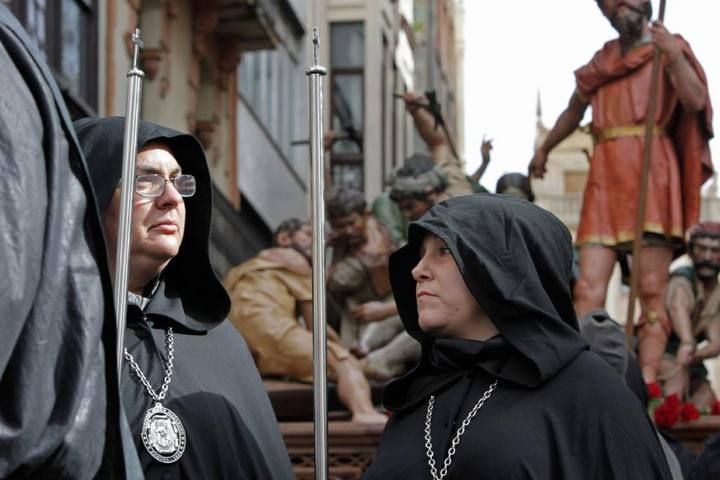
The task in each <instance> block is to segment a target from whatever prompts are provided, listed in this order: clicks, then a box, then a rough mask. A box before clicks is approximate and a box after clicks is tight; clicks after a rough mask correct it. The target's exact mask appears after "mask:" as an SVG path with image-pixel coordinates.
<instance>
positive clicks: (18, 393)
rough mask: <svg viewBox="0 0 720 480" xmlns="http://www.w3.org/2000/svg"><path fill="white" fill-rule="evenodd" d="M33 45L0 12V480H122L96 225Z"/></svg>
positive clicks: (77, 159) (61, 113) (76, 152)
mask: <svg viewBox="0 0 720 480" xmlns="http://www.w3.org/2000/svg"><path fill="white" fill-rule="evenodd" d="M32 45H33V44H32V42H31V40H30V39H29V38H28V37H27V34H26V33H25V32H24V30H23V29H22V26H21V25H20V24H19V22H17V20H16V19H15V18H14V17H13V15H12V14H11V13H10V12H9V11H8V10H7V8H6V7H4V6H3V5H0V85H1V86H2V93H0V270H1V271H2V274H1V275H0V322H1V324H2V333H1V334H0V477H1V478H8V477H13V478H15V477H23V478H24V477H26V476H32V477H34V478H53V479H62V478H72V479H84V478H93V477H94V476H96V475H97V476H98V477H100V478H124V476H125V473H126V470H125V466H124V461H123V451H122V447H121V444H122V439H121V433H120V432H122V431H123V428H122V422H123V420H122V419H123V417H122V412H121V404H120V397H119V393H118V388H117V373H116V372H117V367H116V365H117V364H116V361H115V342H116V336H115V316H114V313H113V302H112V288H111V286H110V276H109V273H108V271H107V265H106V263H105V247H104V241H103V237H102V230H101V224H100V219H99V215H98V210H97V207H96V204H95V201H94V197H93V194H92V188H91V186H90V181H89V177H88V173H87V170H86V166H85V162H84V159H83V157H82V154H81V152H80V149H79V146H78V143H77V139H76V137H75V134H74V131H73V128H72V123H71V121H70V116H69V114H68V111H67V108H66V106H65V104H64V101H63V99H62V95H61V94H60V91H59V89H58V87H57V85H56V83H55V80H54V79H53V76H52V73H51V72H50V69H49V68H48V67H47V65H46V64H45V62H44V60H43V58H42V56H41V54H40V53H39V52H38V51H37V50H36V49H35V47H33V46H32ZM124 428H125V430H124V431H125V432H126V433H129V432H128V431H127V425H126V424H125V427H124ZM128 445H129V449H128V450H127V453H128V455H129V458H130V459H132V456H133V455H134V450H135V449H134V448H133V446H132V444H131V443H128ZM135 466H137V458H136V457H135ZM135 471H137V470H135ZM131 472H132V470H130V471H129V472H128V474H129V475H131Z"/></svg>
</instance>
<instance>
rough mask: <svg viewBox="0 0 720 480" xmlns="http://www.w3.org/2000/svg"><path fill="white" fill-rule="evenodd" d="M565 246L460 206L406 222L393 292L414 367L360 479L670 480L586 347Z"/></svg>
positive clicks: (532, 218)
mask: <svg viewBox="0 0 720 480" xmlns="http://www.w3.org/2000/svg"><path fill="white" fill-rule="evenodd" d="M571 263H572V240H571V237H570V234H569V232H568V231H567V228H565V226H564V225H563V224H562V223H561V222H560V221H559V220H558V219H557V218H556V217H555V216H554V215H552V214H551V213H549V212H547V211H546V210H543V209H542V208H539V207H537V206H535V205H533V204H532V203H529V202H526V201H523V200H518V199H514V198H508V197H503V196H497V195H489V194H480V195H470V196H463V197H456V198H452V199H450V200H447V201H444V202H442V203H440V204H437V205H435V206H434V207H433V208H432V209H431V210H430V211H429V212H428V213H426V214H425V215H424V216H423V217H422V218H421V219H420V220H418V221H417V222H414V223H412V224H411V225H410V230H409V242H408V244H407V245H406V246H405V247H403V248H401V249H400V250H398V251H397V252H395V253H394V254H393V255H392V257H391V258H390V273H391V281H392V287H393V293H394V295H395V300H396V302H397V305H398V310H399V312H400V315H401V317H402V320H403V322H404V325H405V328H406V329H407V331H408V332H409V333H410V334H411V335H412V336H414V337H415V338H416V339H417V340H418V341H419V342H420V343H421V344H422V351H423V355H422V359H421V360H420V363H419V364H418V366H417V367H416V368H415V369H414V370H413V371H412V372H410V373H409V374H407V375H406V376H405V377H402V378H400V379H398V380H396V381H395V382H393V383H391V384H390V385H389V386H388V387H387V389H386V391H385V394H384V403H385V406H386V407H387V408H388V409H390V410H391V411H392V412H394V413H393V416H392V417H391V419H390V421H389V423H388V424H387V427H386V428H385V432H384V434H383V438H382V441H381V444H380V447H379V449H378V453H377V457H376V459H375V462H374V463H373V464H372V465H371V466H370V468H369V469H368V471H367V472H366V474H365V476H364V478H365V479H383V480H388V479H408V478H412V479H433V480H435V479H440V478H449V479H450V478H452V479H470V478H473V479H474V478H477V479H483V480H493V479H497V480H514V479H536V480H563V479H565V480H578V479H598V480H600V479H602V480H612V479H627V480H641V479H642V480H644V479H647V480H650V479H652V480H657V479H669V478H670V476H669V472H668V468H667V463H666V461H665V458H664V456H663V453H662V451H661V449H660V446H659V444H658V440H657V438H656V437H655V435H654V433H653V429H652V425H651V423H650V420H649V418H648V416H647V414H646V413H645V411H644V409H643V407H642V406H641V405H640V402H639V401H638V400H637V398H635V397H634V396H633V394H632V393H631V392H630V391H629V390H628V389H627V388H626V387H625V385H624V384H623V383H622V380H621V379H620V378H618V375H617V374H616V373H615V372H614V371H613V370H612V369H611V368H610V367H609V366H608V365H607V364H606V363H605V362H604V361H603V360H601V359H600V358H598V357H597V356H596V355H595V354H593V353H591V352H589V351H588V350H587V346H586V344H585V342H584V341H583V340H582V338H581V337H580V335H579V333H578V325H577V320H576V317H575V311H574V308H573V303H572V298H571V295H570V272H571Z"/></svg>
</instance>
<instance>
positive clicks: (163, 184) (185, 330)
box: [75, 118, 292, 479]
mask: <svg viewBox="0 0 720 480" xmlns="http://www.w3.org/2000/svg"><path fill="white" fill-rule="evenodd" d="M75 127H76V130H77V133H78V137H79V139H80V143H81V145H82V148H83V151H84V153H85V156H86V158H87V164H88V168H89V171H90V176H91V179H92V183H93V186H94V188H95V192H96V195H97V197H98V205H99V206H100V208H101V211H103V212H104V215H103V223H104V227H105V233H106V240H107V243H108V253H109V261H110V266H111V269H112V268H113V267H114V265H113V263H114V259H115V244H116V241H117V225H118V215H119V205H120V189H119V188H118V184H119V180H120V176H121V168H122V145H123V127H124V120H123V119H122V118H104V119H95V118H93V119H83V120H80V121H78V122H76V123H75ZM138 152H139V153H138V155H137V160H136V167H135V169H136V170H135V173H136V177H135V195H134V199H133V221H132V227H131V246H130V260H129V273H128V290H129V291H128V312H127V328H126V331H125V362H124V365H123V371H122V393H121V394H122V399H123V405H124V407H125V411H126V414H127V416H128V421H129V423H130V428H131V430H132V433H133V435H134V437H135V438H134V439H135V443H136V446H137V449H138V454H139V456H140V461H141V463H142V466H143V470H144V472H145V476H146V478H213V479H223V478H258V479H260V478H262V479H266V478H267V479H285V478H292V473H291V467H290V463H289V459H288V454H287V451H286V449H285V447H284V445H283V441H282V438H281V436H280V432H279V429H278V426H277V422H276V420H275V415H274V413H273V411H272V408H271V406H270V402H269V401H268V398H267V394H266V393H265V390H264V388H263V385H262V383H261V381H260V377H259V376H258V373H257V370H256V369H255V366H254V363H253V360H252V358H251V356H250V354H249V352H248V349H247V346H246V345H245V342H244V340H243V339H242V337H241V336H240V334H239V333H238V332H237V331H236V330H235V329H234V328H233V326H232V325H230V324H229V323H228V322H226V321H225V317H226V315H227V313H228V311H229V308H230V301H229V298H228V296H227V294H226V292H225V290H224V289H223V287H222V285H221V284H220V282H219V281H218V279H217V278H216V276H215V274H214V272H213V270H212V268H211V266H210V259H209V255H208V237H209V234H210V217H211V209H212V198H211V184H210V174H209V170H208V167H207V163H206V160H205V155H204V153H203V150H202V147H201V146H200V143H199V142H198V141H197V139H195V137H193V136H191V135H187V134H182V133H180V132H176V131H173V130H170V129H168V128H164V127H161V126H159V125H154V124H151V123H147V122H140V126H139V129H138Z"/></svg>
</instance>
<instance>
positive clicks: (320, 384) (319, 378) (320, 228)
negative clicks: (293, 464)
mask: <svg viewBox="0 0 720 480" xmlns="http://www.w3.org/2000/svg"><path fill="white" fill-rule="evenodd" d="M319 37H320V35H319V33H318V28H317V27H314V28H313V65H312V66H311V67H309V68H308V69H307V70H305V74H306V75H307V76H308V77H310V164H311V168H310V172H311V175H312V180H311V182H310V196H311V200H312V206H311V211H312V214H311V221H312V235H313V248H312V273H313V278H312V296H313V389H314V399H315V402H314V404H315V412H314V413H315V418H314V419H315V480H326V479H327V477H328V461H327V363H326V362H327V330H326V325H327V323H326V319H325V199H324V194H325V185H324V181H323V180H324V161H323V153H324V147H323V131H324V130H323V95H322V92H323V81H322V77H323V76H325V75H326V74H327V72H326V71H325V68H324V67H322V66H320V65H318V49H319V48H320V38H319Z"/></svg>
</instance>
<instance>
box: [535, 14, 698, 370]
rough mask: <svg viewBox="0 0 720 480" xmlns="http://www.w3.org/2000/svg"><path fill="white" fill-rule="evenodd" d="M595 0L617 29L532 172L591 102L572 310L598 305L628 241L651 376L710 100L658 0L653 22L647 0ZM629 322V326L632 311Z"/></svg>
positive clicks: (644, 362)
mask: <svg viewBox="0 0 720 480" xmlns="http://www.w3.org/2000/svg"><path fill="white" fill-rule="evenodd" d="M596 1H597V4H598V7H599V8H600V10H601V11H602V13H603V15H605V17H606V18H607V19H608V20H609V21H610V23H611V24H612V26H613V28H615V30H617V32H618V34H619V37H618V38H617V39H614V40H611V41H609V42H607V43H606V44H605V45H604V46H603V48H602V49H600V50H599V51H598V52H597V53H596V54H595V55H594V56H593V58H592V60H591V61H590V62H589V63H587V64H586V65H585V66H583V67H581V68H579V69H578V70H576V71H575V79H576V83H577V88H576V90H575V91H574V92H573V94H572V96H571V98H570V102H569V104H568V106H567V108H566V109H565V111H564V112H563V113H562V114H561V115H560V117H559V118H558V120H557V122H556V123H555V125H554V126H553V128H552V130H551V131H550V132H549V134H548V136H547V138H546V139H545V141H544V142H543V144H542V145H541V146H540V147H539V148H538V150H537V151H536V152H535V155H534V157H533V158H532V160H531V162H530V165H529V171H530V173H531V175H532V176H534V177H535V178H542V177H543V175H544V174H545V171H546V170H545V166H546V163H547V156H548V154H549V152H550V151H551V150H552V149H553V148H554V147H555V146H556V145H557V144H558V143H560V142H561V141H562V140H563V139H564V138H566V137H567V136H568V135H569V134H570V133H572V132H573V131H574V130H575V129H576V128H577V126H578V125H579V123H580V121H581V120H582V118H583V115H584V113H585V110H586V109H587V107H588V106H592V113H593V117H592V132H593V135H594V137H595V140H596V146H595V151H594V153H593V156H592V160H591V166H590V173H589V176H588V181H587V186H586V188H585V192H584V196H583V205H582V211H581V216H580V225H579V228H578V232H577V238H576V243H577V245H578V246H579V247H580V278H579V280H578V282H577V284H576V286H575V291H574V295H575V308H576V310H577V313H578V315H583V314H586V313H588V312H590V311H592V310H594V309H597V308H602V307H603V306H604V303H605V297H606V293H607V285H608V281H609V279H610V275H611V273H612V269H613V266H614V263H615V261H616V260H617V259H618V256H619V255H626V254H628V253H630V252H631V251H632V250H634V255H633V267H634V268H633V269H632V275H633V277H634V279H633V284H634V285H635V286H637V293H638V298H639V300H640V305H641V313H640V320H639V322H638V325H637V336H638V340H639V344H638V349H639V361H640V364H641V366H642V371H643V377H644V379H645V381H646V382H648V383H650V382H654V381H655V380H656V376H657V368H658V365H659V362H660V360H661V358H662V354H663V351H664V348H665V343H666V340H667V337H668V334H669V332H670V328H671V327H670V323H669V321H668V318H667V313H666V311H665V307H664V305H663V299H664V295H665V289H666V285H667V280H668V267H669V265H670V262H671V261H672V259H673V257H674V255H675V254H676V253H677V252H678V251H679V250H680V249H682V247H683V237H684V233H685V231H686V229H687V228H689V227H690V226H691V225H693V224H694V223H696V222H697V220H698V216H699V212H700V186H701V185H702V183H703V182H704V181H705V180H707V179H708V178H709V177H710V175H711V172H712V164H711V162H710V151H709V149H708V140H709V139H710V137H712V125H711V122H712V108H711V105H710V99H709V96H708V89H707V81H706V78H705V73H704V72H703V69H702V67H701V65H700V63H699V62H698V60H697V59H696V58H695V55H694V54H693V52H692V49H691V48H690V45H689V44H688V43H687V42H686V41H685V40H684V39H683V38H682V37H680V36H679V35H672V34H670V33H669V32H668V30H667V29H666V28H665V26H664V25H663V23H662V21H661V19H662V12H663V11H664V2H662V4H661V8H660V10H661V16H660V17H661V19H660V20H657V21H655V22H653V23H649V20H650V18H651V16H652V6H651V3H650V1H649V0H596ZM656 51H657V52H658V53H657V54H655V52H656ZM654 58H656V60H655V61H653V59H654ZM654 65H657V66H656V67H654ZM653 70H656V71H657V73H656V74H655V75H653ZM653 77H655V78H653ZM653 92H655V94H654V95H653ZM644 158H646V161H645V162H644V161H643V159H644ZM643 163H645V164H646V168H645V169H644V168H643ZM638 218H639V219H640V220H637V219H638ZM636 224H637V225H636ZM635 239H637V240H638V241H637V245H636V248H635V249H633V242H634V240H635ZM632 293H633V294H634V293H635V292H634V291H633V292H632ZM631 297H632V295H631ZM630 303H631V305H632V304H634V300H633V299H632V298H631V302H630ZM631 313H632V312H631ZM628 324H629V327H630V332H631V333H632V326H633V322H632V318H629V319H628Z"/></svg>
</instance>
